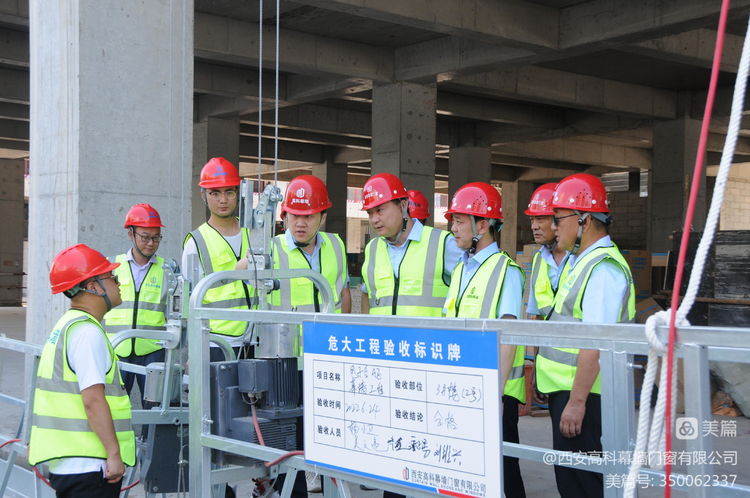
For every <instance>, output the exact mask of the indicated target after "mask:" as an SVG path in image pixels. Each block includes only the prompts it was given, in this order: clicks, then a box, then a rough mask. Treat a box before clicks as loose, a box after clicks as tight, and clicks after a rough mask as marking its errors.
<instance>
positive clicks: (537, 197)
mask: <svg viewBox="0 0 750 498" xmlns="http://www.w3.org/2000/svg"><path fill="white" fill-rule="evenodd" d="M555 187H557V184H556V183H545V184H544V185H542V186H541V187H539V188H538V189H536V190H534V193H533V194H531V200H530V201H529V207H528V209H527V210H526V211H524V212H523V213H524V214H526V215H528V216H553V215H554V214H555V212H554V211H552V197H553V196H554V195H555Z"/></svg>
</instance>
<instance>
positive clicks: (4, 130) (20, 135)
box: [0, 119, 29, 146]
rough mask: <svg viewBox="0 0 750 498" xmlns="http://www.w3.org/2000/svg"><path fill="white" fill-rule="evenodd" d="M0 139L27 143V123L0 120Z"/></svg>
mask: <svg viewBox="0 0 750 498" xmlns="http://www.w3.org/2000/svg"><path fill="white" fill-rule="evenodd" d="M0 139H3V140H21V141H24V142H28V141H29V123H28V122H27V121H16V120H7V119H0ZM27 146H28V144H27Z"/></svg>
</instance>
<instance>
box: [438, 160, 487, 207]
mask: <svg viewBox="0 0 750 498" xmlns="http://www.w3.org/2000/svg"><path fill="white" fill-rule="evenodd" d="M491 179H492V164H491V163H490V149H489V147H475V146H464V147H451V150H450V156H449V157H448V198H449V199H453V194H455V193H456V190H458V189H459V188H460V187H461V186H463V185H466V184H467V183H471V182H488V183H489V181H490V180H491ZM448 202H450V200H449V201H448Z"/></svg>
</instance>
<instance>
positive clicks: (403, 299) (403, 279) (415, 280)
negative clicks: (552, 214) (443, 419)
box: [362, 173, 462, 498]
mask: <svg viewBox="0 0 750 498" xmlns="http://www.w3.org/2000/svg"><path fill="white" fill-rule="evenodd" d="M362 209H363V210H364V211H367V216H368V217H369V220H370V226H371V227H372V229H373V230H374V231H375V233H376V234H377V235H378V237H375V238H373V239H372V240H370V242H368V243H367V246H366V247H365V261H364V264H363V265H362V280H363V281H364V283H363V284H362V313H370V314H373V315H403V316H442V313H443V304H444V302H445V296H446V295H447V294H448V286H449V285H450V277H451V272H452V271H453V268H454V267H455V266H456V264H457V263H458V261H459V259H460V258H461V253H462V251H461V250H460V249H459V248H458V246H456V239H454V238H453V236H451V234H450V232H447V231H445V230H439V229H437V228H433V227H428V226H424V225H423V224H422V223H421V222H420V221H419V220H417V219H414V218H412V217H411V216H409V211H408V209H409V203H408V194H407V192H406V188H404V184H403V183H401V180H399V179H398V178H397V177H396V176H394V175H391V174H389V173H380V174H378V175H374V176H372V177H370V178H369V179H368V180H367V181H366V182H365V185H364V187H363V189H362ZM365 489H369V488H365ZM398 496H401V495H398V494H396V493H392V492H390V491H385V492H384V493H383V497H384V498H394V497H398Z"/></svg>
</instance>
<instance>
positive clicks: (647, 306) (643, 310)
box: [635, 297, 663, 323]
mask: <svg viewBox="0 0 750 498" xmlns="http://www.w3.org/2000/svg"><path fill="white" fill-rule="evenodd" d="M662 310H663V308H662V307H661V306H659V303H657V302H656V301H654V298H652V297H649V298H646V299H642V300H640V301H637V302H636V303H635V322H636V323H646V319H647V318H648V317H650V316H651V315H653V314H654V313H656V312H657V311H662Z"/></svg>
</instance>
